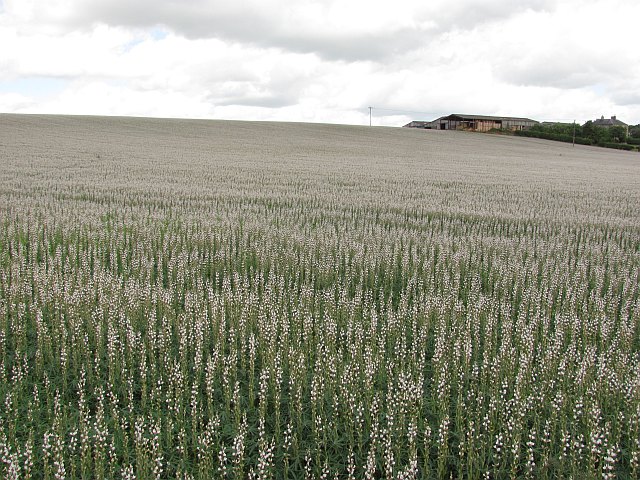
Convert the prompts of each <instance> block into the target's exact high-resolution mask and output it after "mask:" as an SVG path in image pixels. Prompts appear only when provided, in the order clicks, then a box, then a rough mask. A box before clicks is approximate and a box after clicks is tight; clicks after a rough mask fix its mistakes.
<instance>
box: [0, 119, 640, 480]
mask: <svg viewBox="0 0 640 480" xmlns="http://www.w3.org/2000/svg"><path fill="white" fill-rule="evenodd" d="M0 162H1V164H2V167H3V168H1V169H0V362H1V363H0V402H1V404H2V406H3V407H2V408H1V409H0V477H3V478H45V479H50V478H51V479H52V478H114V479H115V478H118V479H120V478H122V479H125V478H126V479H133V478H138V479H147V478H155V479H160V478H180V479H185V480H186V479H207V478H225V479H235V480H244V479H246V478H260V479H267V478H277V479H284V478H296V479H297V478H308V479H311V478H339V479H349V480H352V479H356V478H358V479H360V478H365V479H375V478H385V479H389V480H391V479H397V480H409V479H414V480H416V479H418V478H421V479H422V478H469V479H481V478H483V479H484V478H487V479H489V478H491V479H503V478H504V479H507V478H549V479H551V478H585V479H596V478H598V479H600V478H605V479H613V478H629V479H631V478H638V476H639V474H640V214H639V213H638V210H639V205H640V155H639V154H638V153H635V152H625V151H617V150H609V149H603V148H599V147H590V146H580V145H576V146H575V147H572V146H571V145H570V144H566V143H559V142H553V141H547V140H540V139H534V138H524V137H513V136H500V135H488V134H482V133H471V132H449V131H444V132H441V131H428V130H416V129H403V128H388V127H368V126H347V125H334V124H306V123H281V122H245V121H225V120H185V119H156V118H136V117H97V116H96V117H93V116H91V117H88V116H60V115H14V114H0Z"/></svg>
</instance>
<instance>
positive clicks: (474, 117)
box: [441, 113, 538, 123]
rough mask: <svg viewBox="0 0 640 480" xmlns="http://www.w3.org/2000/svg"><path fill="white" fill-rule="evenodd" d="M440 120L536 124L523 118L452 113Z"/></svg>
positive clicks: (534, 121)
mask: <svg viewBox="0 0 640 480" xmlns="http://www.w3.org/2000/svg"><path fill="white" fill-rule="evenodd" d="M441 119H442V120H463V121H465V120H493V121H496V120H502V121H505V120H509V121H512V122H533V123H538V122H537V121H536V120H532V119H530V118H524V117H497V116H493V115H468V114H465V113H452V114H451V115H449V116H447V117H441Z"/></svg>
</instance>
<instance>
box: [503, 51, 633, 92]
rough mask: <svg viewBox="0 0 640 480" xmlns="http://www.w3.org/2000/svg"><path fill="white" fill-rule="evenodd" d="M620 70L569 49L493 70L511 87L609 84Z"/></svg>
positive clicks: (615, 64)
mask: <svg viewBox="0 0 640 480" xmlns="http://www.w3.org/2000/svg"><path fill="white" fill-rule="evenodd" d="M622 70H623V65H621V64H620V63H619V62H618V61H617V60H616V59H614V58H593V56H592V55H590V54H589V52H585V51H583V52H580V51H578V50H577V49H575V48H574V49H571V51H570V53H566V54H563V53H562V51H555V52H545V53H539V54H534V55H532V56H530V57H527V56H526V53H525V58H522V59H520V58H513V59H512V60H511V61H509V59H506V60H503V61H501V62H500V63H497V64H496V66H495V67H494V73H495V74H496V76H497V77H498V78H500V79H501V80H502V81H504V82H506V83H509V84H512V85H524V86H540V87H556V88H583V87H589V86H594V85H597V84H603V83H608V82H609V81H610V80H611V79H612V78H615V76H616V75H617V74H619V73H621V71H622Z"/></svg>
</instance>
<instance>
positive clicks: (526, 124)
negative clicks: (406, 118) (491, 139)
mask: <svg viewBox="0 0 640 480" xmlns="http://www.w3.org/2000/svg"><path fill="white" fill-rule="evenodd" d="M431 123H432V125H433V127H432V128H434V129H435V130H471V131H477V132H487V131H489V130H491V129H493V128H496V129H505V130H528V129H529V128H531V127H533V126H534V125H537V124H538V122H536V121H535V120H531V119H530V118H520V117H494V116H488V115H465V114H458V113H454V114H451V115H448V116H446V117H440V118H438V119H436V120H434V121H433V122H431Z"/></svg>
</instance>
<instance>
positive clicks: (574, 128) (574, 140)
mask: <svg viewBox="0 0 640 480" xmlns="http://www.w3.org/2000/svg"><path fill="white" fill-rule="evenodd" d="M572 146H573V147H575V146H576V121H575V120H574V121H573V145H572Z"/></svg>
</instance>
